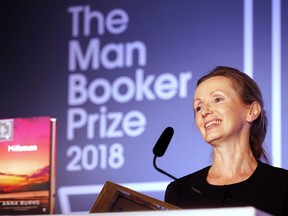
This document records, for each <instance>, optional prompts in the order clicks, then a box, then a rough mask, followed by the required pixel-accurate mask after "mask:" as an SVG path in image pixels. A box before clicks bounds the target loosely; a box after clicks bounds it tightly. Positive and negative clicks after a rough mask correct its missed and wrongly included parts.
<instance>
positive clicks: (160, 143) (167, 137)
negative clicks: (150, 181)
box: [153, 127, 177, 180]
mask: <svg viewBox="0 0 288 216" xmlns="http://www.w3.org/2000/svg"><path fill="white" fill-rule="evenodd" d="M173 134H174V129H173V128H172V127H167V128H165V130H164V131H163V132H162V134H161V136H160V137H159V139H158V140H157V142H156V144H155V146H154V148H153V153H154V160H153V166H154V168H155V169H156V170H157V171H159V172H161V173H162V174H164V175H167V176H169V177H170V178H172V179H174V180H176V179H177V178H176V177H174V176H172V175H170V174H169V173H167V172H165V171H164V170H162V169H160V168H158V167H157V165H156V158H157V157H162V156H163V155H164V153H165V151H166V149H167V147H168V145H169V143H170V141H171V139H172V136H173Z"/></svg>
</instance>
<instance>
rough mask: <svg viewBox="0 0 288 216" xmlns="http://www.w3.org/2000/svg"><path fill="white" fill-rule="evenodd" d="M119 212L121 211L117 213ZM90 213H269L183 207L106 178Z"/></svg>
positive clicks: (162, 215) (143, 215)
mask: <svg viewBox="0 0 288 216" xmlns="http://www.w3.org/2000/svg"><path fill="white" fill-rule="evenodd" d="M116 212H117V213H116ZM89 214H95V216H155V215H156V216H157V215H159V216H215V215H217V216H231V215H233V216H243V215H245V216H269V215H270V214H267V213H265V212H262V211H259V210H257V209H255V208H254V207H250V206H247V207H230V208H209V209H193V210H192V209H181V208H179V207H177V206H174V205H171V204H169V203H166V202H163V201H161V200H158V199H155V198H152V197H149V196H147V195H144V194H141V193H139V192H136V191H134V190H131V189H129V188H126V187H124V186H121V185H119V184H115V183H113V182H110V181H106V183H105V184H104V186H103V188H102V190H101V192H100V194H99V196H98V197H97V199H96V201H95V202H94V204H93V206H92V208H91V210H90V212H89Z"/></svg>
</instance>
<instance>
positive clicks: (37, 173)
mask: <svg viewBox="0 0 288 216" xmlns="http://www.w3.org/2000/svg"><path fill="white" fill-rule="evenodd" d="M56 122H57V121H56V119H55V118H50V117H48V116H40V117H28V118H12V119H0V212H1V214H10V215H11V214H18V215H20V214H21V215H23V214H30V215H31V214H53V213H54V206H55V171H56V167H55V165H56V150H55V147H56V130H57V126H56Z"/></svg>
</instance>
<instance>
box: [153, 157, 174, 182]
mask: <svg viewBox="0 0 288 216" xmlns="http://www.w3.org/2000/svg"><path fill="white" fill-rule="evenodd" d="M156 158H157V156H156V155H154V159H153V166H154V168H155V169H156V170H158V171H159V172H161V173H162V174H164V175H167V176H169V177H170V178H172V179H174V180H176V179H177V178H176V177H174V176H172V175H170V174H169V173H167V172H165V171H164V170H162V169H160V168H159V167H157V165H156Z"/></svg>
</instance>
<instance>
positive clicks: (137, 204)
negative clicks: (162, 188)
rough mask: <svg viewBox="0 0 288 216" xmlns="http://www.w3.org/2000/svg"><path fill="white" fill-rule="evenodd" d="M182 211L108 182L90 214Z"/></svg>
mask: <svg viewBox="0 0 288 216" xmlns="http://www.w3.org/2000/svg"><path fill="white" fill-rule="evenodd" d="M173 209H180V208H179V207H176V206H174V205H171V204H169V203H166V202H163V201H160V200H158V199H155V198H152V197H149V196H146V195H144V194H141V193H139V192H136V191H134V190H131V189H129V188H126V187H124V186H121V185H118V184H115V183H113V182H110V181H106V183H105V184H104V186H103V188H102V190H101V192H100V194H99V196H98V197H97V199H96V201H95V203H94V204H93V206H92V208H91V210H90V212H89V213H97V212H128V211H149V210H173Z"/></svg>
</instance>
